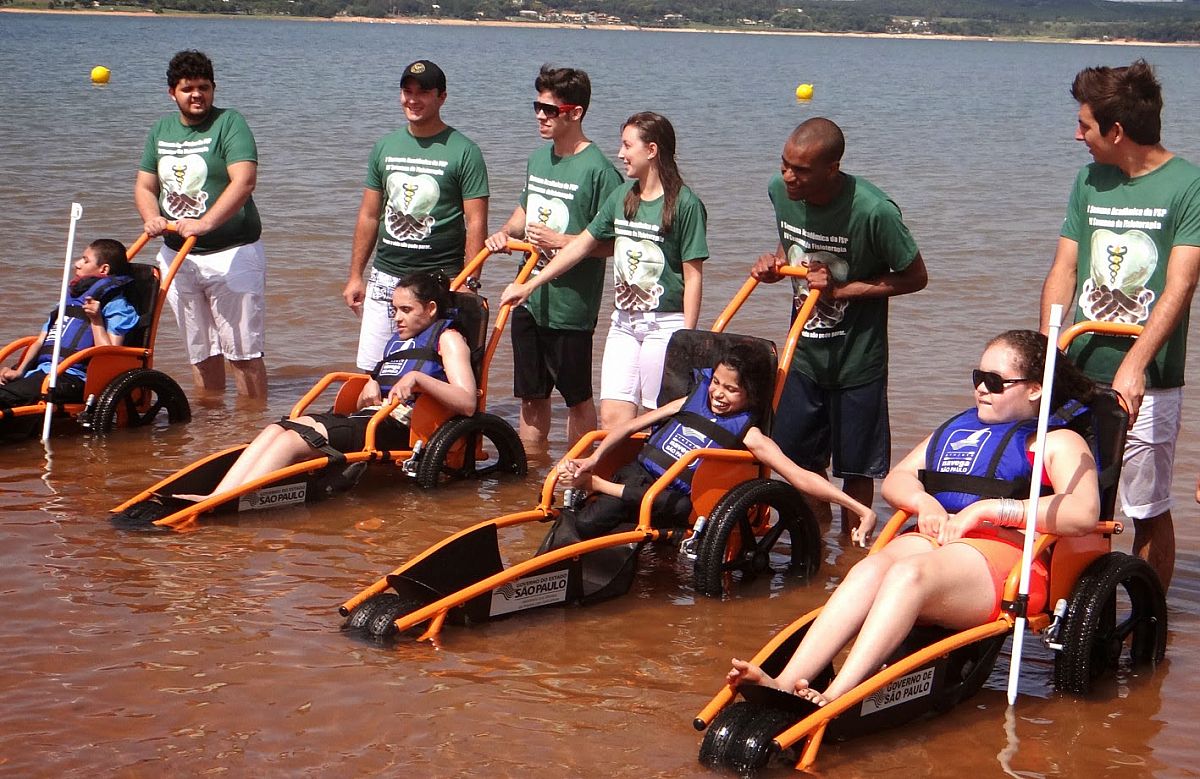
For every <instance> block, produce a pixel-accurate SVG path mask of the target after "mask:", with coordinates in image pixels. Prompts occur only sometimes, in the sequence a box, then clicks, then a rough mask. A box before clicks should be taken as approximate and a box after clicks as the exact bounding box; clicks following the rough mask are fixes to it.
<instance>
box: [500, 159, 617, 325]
mask: <svg viewBox="0 0 1200 779" xmlns="http://www.w3.org/2000/svg"><path fill="white" fill-rule="evenodd" d="M622 181H623V179H622V178H621V174H620V173H618V172H617V169H616V167H614V166H613V164H612V162H610V161H609V159H608V158H607V157H605V156H604V153H603V152H601V151H600V150H599V149H598V148H596V144H594V143H593V144H589V145H588V146H587V147H585V148H584V149H583V150H582V151H580V152H577V153H576V154H572V155H570V156H569V157H559V156H558V155H556V154H555V153H554V146H553V144H547V145H546V146H543V147H542V148H540V149H538V150H537V151H535V152H534V153H533V155H532V156H531V157H530V158H529V165H528V166H527V167H526V178H525V190H524V191H523V192H522V193H521V207H522V208H524V209H525V221H526V222H528V223H529V224H534V223H536V222H541V223H542V224H544V225H546V226H547V227H549V228H550V229H551V230H554V231H555V232H559V233H565V234H567V235H574V234H576V233H581V232H583V230H584V228H586V227H587V225H588V223H589V222H590V221H592V217H594V216H595V215H596V212H597V211H599V210H600V206H601V205H602V204H603V203H604V200H605V198H606V197H608V194H609V193H610V192H612V191H613V189H615V188H616V187H618V186H620V185H621V182H622ZM603 292H604V258H603V257H586V258H584V259H583V260H581V261H580V262H579V264H578V265H576V266H575V267H573V268H571V269H570V270H569V271H567V272H566V273H564V274H563V275H561V276H559V277H558V278H556V279H554V280H553V281H551V282H550V283H549V284H545V285H543V286H540V287H538V288H537V289H535V290H534V291H533V294H532V295H530V296H529V300H528V301H526V303H525V305H526V307H527V308H528V309H529V312H530V313H531V314H533V319H534V321H536V322H537V323H538V324H539V325H541V326H542V327H552V328H555V329H558V330H595V329H596V318H597V317H598V316H599V314H600V297H601V295H602V293H603Z"/></svg>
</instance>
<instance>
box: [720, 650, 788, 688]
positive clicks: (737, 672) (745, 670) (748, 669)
mask: <svg viewBox="0 0 1200 779" xmlns="http://www.w3.org/2000/svg"><path fill="white" fill-rule="evenodd" d="M725 681H726V682H728V683H729V685H730V686H732V687H737V686H738V685H739V684H757V685H759V686H761V687H771V688H773V689H776V690H780V689H782V688H781V687H780V686H779V682H777V681H775V679H774V678H773V677H771V676H768V675H767V673H766V672H765V671H763V669H761V668H759V667H758V666H757V665H755V664H754V663H748V662H746V661H745V660H738V659H737V658H736V657H735V658H733V668H732V669H731V670H730V671H729V673H728V675H726V677H725Z"/></svg>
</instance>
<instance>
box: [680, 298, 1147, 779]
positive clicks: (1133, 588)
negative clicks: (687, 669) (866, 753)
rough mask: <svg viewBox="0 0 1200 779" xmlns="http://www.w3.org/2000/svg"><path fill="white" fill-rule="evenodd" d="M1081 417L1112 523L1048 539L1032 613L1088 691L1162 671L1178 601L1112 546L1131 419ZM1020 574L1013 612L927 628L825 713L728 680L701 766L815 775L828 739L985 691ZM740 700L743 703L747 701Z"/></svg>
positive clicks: (782, 640)
mask: <svg viewBox="0 0 1200 779" xmlns="http://www.w3.org/2000/svg"><path fill="white" fill-rule="evenodd" d="M1139 331H1140V327H1137V326H1131V325H1113V324H1109V323H1098V322H1081V323H1078V324H1076V325H1075V326H1073V327H1072V328H1069V329H1068V330H1066V331H1065V332H1064V333H1063V334H1062V338H1060V346H1062V347H1064V348H1065V345H1066V344H1067V343H1069V342H1070V340H1071V339H1072V338H1074V337H1076V336H1078V335H1079V334H1081V333H1084V332H1098V333H1106V334H1113V335H1136V334H1137V332H1139ZM1081 417H1082V418H1081V419H1080V420H1079V428H1080V429H1079V432H1081V433H1083V434H1085V435H1084V437H1085V438H1086V439H1088V440H1089V441H1090V442H1091V443H1092V446H1093V450H1094V451H1095V452H1096V454H1097V463H1098V467H1099V468H1100V471H1099V483H1100V490H1101V496H1100V497H1101V501H1100V511H1101V513H1100V517H1101V519H1102V521H1101V522H1100V523H1099V524H1098V525H1097V527H1096V530H1095V531H1094V532H1093V533H1091V534H1090V535H1087V536H1081V537H1056V536H1053V535H1050V534H1043V535H1039V536H1038V537H1037V539H1036V543H1035V546H1034V555H1035V558H1037V557H1040V556H1042V555H1046V556H1047V557H1048V563H1047V566H1046V567H1047V571H1048V574H1049V579H1048V583H1047V584H1048V591H1047V595H1048V597H1047V599H1046V603H1047V607H1046V610H1044V611H1042V612H1041V613H1036V614H1035V613H1029V614H1024V615H1023V616H1025V617H1026V619H1027V620H1028V625H1029V627H1030V629H1031V630H1033V631H1034V632H1037V633H1040V634H1041V636H1042V640H1043V642H1044V643H1045V644H1046V646H1047V647H1048V648H1050V649H1051V650H1053V651H1054V652H1055V657H1054V671H1053V682H1054V686H1055V688H1056V689H1057V690H1059V691H1060V692H1069V693H1074V694H1080V695H1082V694H1086V693H1088V692H1090V691H1091V689H1092V687H1093V684H1094V682H1095V681H1096V680H1097V679H1098V678H1099V677H1100V676H1102V675H1103V674H1104V673H1105V672H1107V671H1111V670H1113V669H1115V668H1116V667H1117V665H1118V663H1119V662H1120V661H1121V659H1122V656H1123V655H1124V654H1125V653H1126V647H1128V655H1129V659H1130V660H1131V661H1132V662H1133V663H1134V664H1147V663H1150V664H1152V663H1157V662H1160V661H1161V660H1162V659H1163V657H1164V656H1165V653H1166V641H1167V608H1166V597H1165V594H1164V591H1163V588H1162V584H1161V583H1160V582H1159V580H1158V576H1157V575H1156V574H1155V573H1154V570H1153V569H1152V568H1151V567H1150V566H1149V564H1147V563H1146V562H1145V561H1144V560H1142V559H1140V558H1138V557H1135V556H1132V555H1129V554H1125V553H1123V552H1117V551H1113V550H1112V543H1111V542H1112V536H1113V535H1114V534H1117V533H1120V532H1121V530H1122V526H1121V524H1120V523H1119V522H1116V521H1113V520H1112V517H1113V515H1114V509H1115V503H1116V497H1117V482H1118V480H1119V476H1120V468H1121V458H1122V452H1123V450H1124V447H1125V433H1126V425H1127V422H1128V414H1127V413H1126V412H1125V410H1124V408H1123V407H1122V406H1121V404H1120V401H1119V400H1118V398H1117V396H1116V394H1115V393H1113V392H1112V391H1111V390H1104V391H1102V392H1101V393H1100V394H1099V395H1098V396H1097V397H1096V399H1095V400H1094V402H1093V403H1092V405H1091V406H1090V408H1089V413H1087V414H1083V415H1081ZM1071 426H1072V427H1076V425H1074V424H1073V425H1071ZM908 519H909V517H908V515H907V514H905V513H904V512H897V514H896V515H895V516H893V517H892V519H891V520H890V521H889V522H888V524H887V525H886V526H885V527H884V528H883V530H882V531H881V533H880V535H879V538H878V539H877V540H876V541H875V543H874V545H873V546H872V549H871V553H875V552H877V551H878V550H880V549H882V548H883V546H884V545H886V544H887V543H888V542H889V541H890V540H892V538H894V537H895V536H896V535H897V533H898V532H899V531H900V530H901V529H902V528H903V527H904V526H905V525H906V523H907V522H908ZM1043 559H1047V558H1045V557H1043ZM1020 575H1021V567H1020V564H1018V565H1017V566H1016V567H1014V569H1013V570H1012V572H1011V573H1010V574H1009V576H1008V578H1007V580H1006V583H1005V588H1004V595H1003V603H1002V610H1001V613H1000V615H999V616H998V617H997V618H996V619H995V620H994V621H991V622H988V623H985V624H982V625H979V626H977V627H975V628H972V629H969V630H964V631H959V632H955V631H951V630H947V629H944V628H939V627H936V626H930V625H918V626H916V627H915V628H914V629H913V630H912V631H911V633H910V634H909V635H908V637H907V638H906V639H905V640H904V642H903V643H902V644H901V645H900V647H899V648H898V649H897V650H896V652H895V653H894V654H893V656H892V657H891V658H889V659H888V661H887V662H886V663H885V664H884V665H883V667H882V669H881V670H880V671H878V672H877V673H876V674H874V675H873V676H870V677H868V678H867V679H866V680H864V681H863V682H862V683H861V684H859V685H858V686H857V687H855V688H854V689H852V690H850V691H849V692H847V693H846V694H844V695H841V696H839V697H838V698H835V699H834V700H833V701H830V702H829V703H828V704H827V705H825V706H823V707H818V706H817V705H816V704H814V703H812V702H810V701H808V700H806V699H804V698H801V697H799V696H797V695H792V694H790V693H785V692H782V691H780V690H776V689H771V688H767V687H762V686H757V685H743V686H739V687H736V688H735V687H730V686H729V685H728V684H726V685H725V686H724V687H723V689H721V691H720V692H718V693H717V695H716V696H715V697H713V699H712V700H711V701H710V702H709V703H708V704H707V705H706V706H705V707H704V708H703V710H702V711H700V713H699V714H697V715H696V718H695V721H694V725H695V727H696V729H697V730H704V729H706V728H707V733H706V734H705V737H704V739H703V742H702V744H701V746H700V752H699V758H700V761H701V762H702V763H704V764H706V765H709V766H712V767H721V768H727V769H732V770H734V771H736V772H738V773H739V774H741V775H747V774H750V773H753V772H755V771H757V770H759V769H761V768H763V767H764V766H766V765H767V763H768V762H770V761H771V760H772V758H775V759H778V760H786V761H787V762H788V763H791V764H793V765H794V766H795V768H796V769H797V770H806V769H808V768H810V767H811V766H812V765H813V763H814V762H815V760H816V757H817V752H818V750H819V749H820V746H821V743H822V741H823V739H825V738H830V739H834V740H844V739H848V738H851V737H855V736H860V735H863V734H867V733H874V732H876V731H879V730H882V729H885V728H889V727H895V726H898V725H903V724H906V723H910V722H912V721H913V720H914V719H917V718H919V717H922V716H924V715H930V714H936V713H942V712H945V711H947V710H949V709H950V708H951V707H953V706H954V705H955V704H957V703H959V702H960V701H962V700H965V699H966V698H968V697H970V696H971V695H973V694H975V693H976V692H978V691H979V689H980V688H982V687H983V685H984V683H985V682H986V681H987V678H988V676H989V674H990V673H991V671H992V668H993V666H994V664H995V661H996V658H997V656H998V655H999V654H1000V651H1001V648H1002V646H1003V644H1004V641H1005V639H1006V638H1007V637H1008V636H1009V634H1010V633H1011V632H1012V630H1013V628H1014V625H1015V624H1016V620H1017V618H1018V617H1020V616H1022V612H1023V611H1024V601H1023V600H1022V599H1021V598H1019V597H1018V584H1019V580H1020ZM820 611H821V609H820V608H818V609H815V610H813V611H811V612H809V613H808V614H805V615H804V616H803V617H801V618H800V619H798V620H796V621H795V622H793V623H792V624H790V625H789V626H788V627H786V628H784V629H783V630H782V631H781V632H780V633H779V634H778V635H776V636H775V638H773V639H772V640H771V641H770V642H769V643H768V644H767V645H766V646H765V647H763V649H761V650H760V651H759V652H758V653H757V654H756V655H755V656H754V658H753V659H752V660H751V662H752V663H754V664H756V665H759V666H761V667H762V668H763V670H764V672H766V673H767V674H770V675H772V676H774V675H776V674H778V673H780V672H781V671H782V670H783V668H784V666H785V665H786V664H787V662H788V660H789V659H790V658H791V657H792V654H793V653H794V652H795V650H796V648H797V646H798V645H799V644H800V641H801V639H802V638H803V637H804V635H805V633H806V632H807V630H808V628H809V627H810V626H811V624H812V622H813V621H814V620H815V619H816V617H817V615H818V614H819V613H820ZM835 675H836V672H835V669H834V667H833V665H832V664H830V665H829V666H827V667H826V668H825V669H824V670H823V671H822V672H821V673H820V674H819V675H818V676H817V677H816V678H815V679H812V680H810V684H811V686H812V687H813V688H816V689H822V688H824V687H826V686H828V684H829V683H830V682H831V681H832V679H833V678H834V676H835ZM738 696H741V698H742V699H743V700H738V701H736V702H735V699H736V698H737V697H738Z"/></svg>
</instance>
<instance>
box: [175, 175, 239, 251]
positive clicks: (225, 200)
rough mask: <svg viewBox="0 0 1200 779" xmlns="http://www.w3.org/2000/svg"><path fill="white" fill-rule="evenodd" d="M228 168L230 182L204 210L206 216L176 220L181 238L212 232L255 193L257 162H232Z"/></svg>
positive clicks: (176, 226)
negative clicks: (215, 200)
mask: <svg viewBox="0 0 1200 779" xmlns="http://www.w3.org/2000/svg"><path fill="white" fill-rule="evenodd" d="M226 170H227V171H228V172H229V184H228V186H226V187H225V189H224V190H223V191H222V192H221V196H220V197H218V198H217V202H215V203H213V204H212V206H210V207H209V208H208V210H207V211H205V212H204V216H202V217H200V218H199V219H179V220H177V221H176V222H175V231H176V232H177V233H179V237H180V238H190V237H191V236H193V235H197V236H198V235H207V234H208V233H211V232H212V231H213V230H216V229H217V228H218V227H220V226H221V225H223V224H225V223H226V222H228V221H229V219H230V218H231V217H232V216H233V215H234V214H236V213H237V212H238V211H240V210H241V208H242V206H244V205H246V201H247V200H249V199H250V196H251V195H253V194H254V187H255V186H257V184H258V163H257V162H254V161H253V160H242V161H241V162H231V163H229V165H228V166H227V167H226Z"/></svg>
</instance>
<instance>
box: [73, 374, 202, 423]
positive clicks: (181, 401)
mask: <svg viewBox="0 0 1200 779" xmlns="http://www.w3.org/2000/svg"><path fill="white" fill-rule="evenodd" d="M163 411H165V412H166V413H167V421H169V422H172V423H174V422H187V421H188V420H190V419H191V418H192V409H191V406H189V405H188V399H187V395H185V394H183V390H182V389H180V387H179V385H178V384H176V383H175V380H174V379H172V378H171V377H170V376H168V375H167V374H165V373H162V372H161V371H155V370H150V369H147V368H134V369H133V370H130V371H125V372H124V373H122V374H121V375H120V376H117V377H116V378H115V379H113V380H112V383H110V384H109V385H108V386H107V387H105V388H104V391H103V392H101V393H100V397H99V398H97V399H96V405H95V406H94V407H93V408H92V411H91V416H90V423H91V428H92V430H93V431H95V432H96V433H99V434H101V435H103V434H106V433H110V432H112V431H113V429H114V428H117V427H141V426H143V425H149V424H152V423H153V422H154V420H155V419H157V418H158V416H159V414H161V413H162V412H163Z"/></svg>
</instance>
